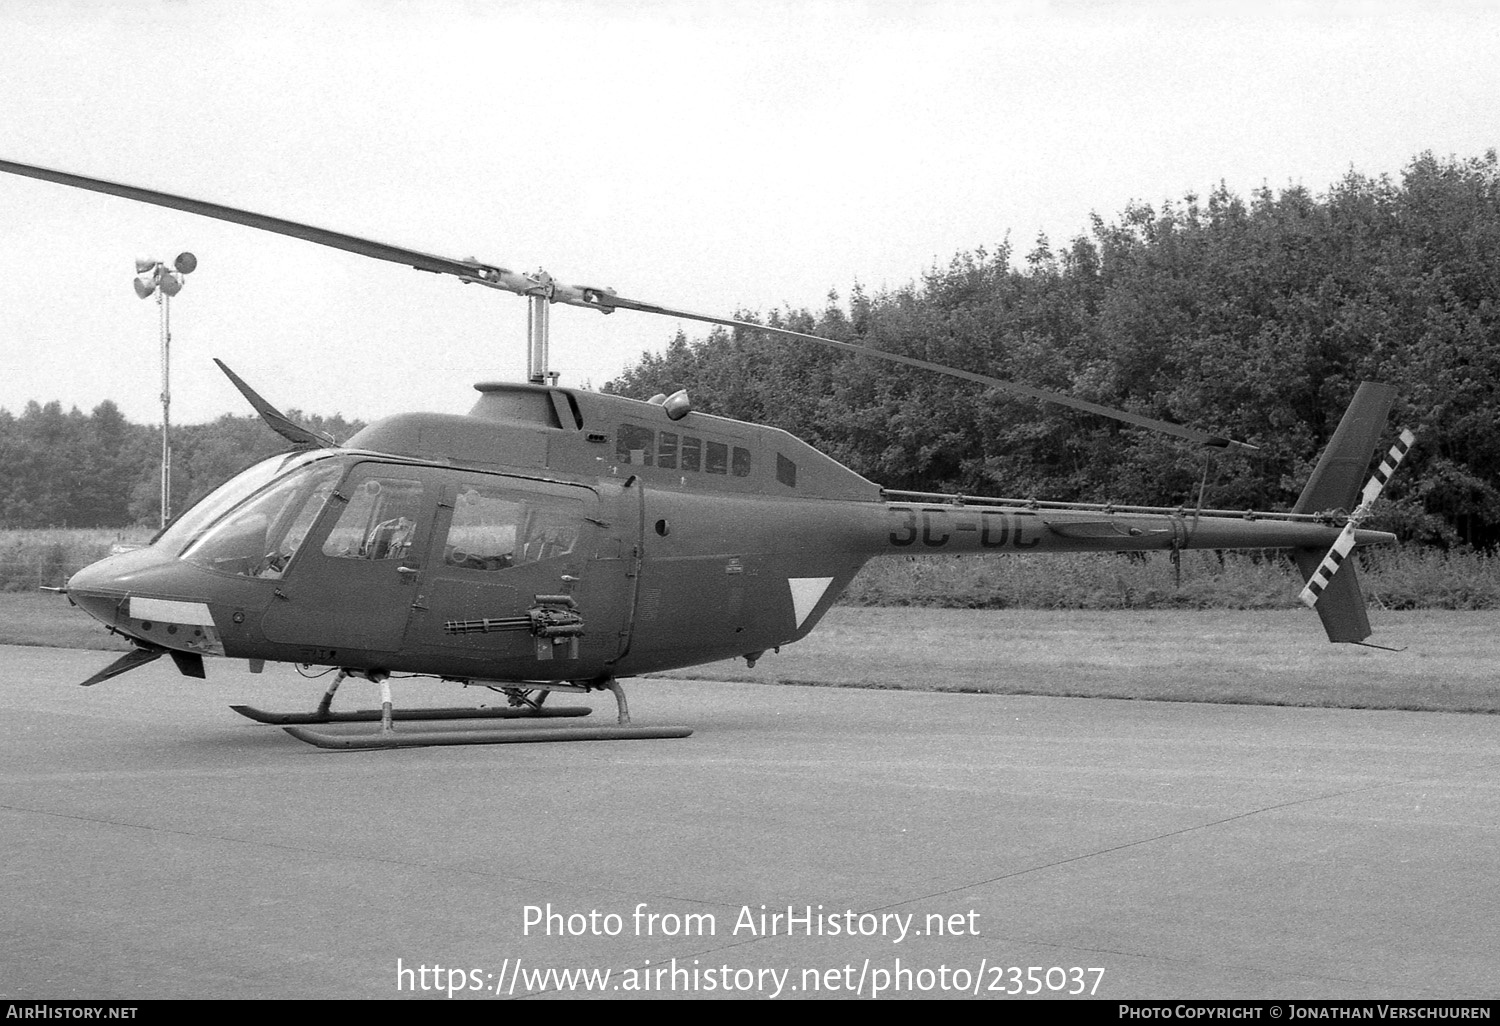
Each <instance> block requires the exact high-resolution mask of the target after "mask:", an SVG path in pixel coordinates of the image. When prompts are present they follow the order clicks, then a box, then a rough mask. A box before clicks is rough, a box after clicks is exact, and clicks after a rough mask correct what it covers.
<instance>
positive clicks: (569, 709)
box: [229, 705, 594, 727]
mask: <svg viewBox="0 0 1500 1026" xmlns="http://www.w3.org/2000/svg"><path fill="white" fill-rule="evenodd" d="M229 708H231V709H233V710H234V711H235V712H237V713H239V714H240V715H241V716H245V717H247V718H249V719H252V720H255V721H256V722H257V723H270V724H274V725H276V726H278V727H285V726H292V725H299V724H314V723H378V722H380V719H381V717H382V715H383V714H384V710H381V709H355V710H353V711H352V712H293V713H279V712H268V711H266V710H264V709H257V708H256V707H255V706H253V705H231V706H230V707H229ZM593 711H594V710H592V709H590V708H589V707H588V706H586V705H569V706H552V707H543V708H540V709H530V708H515V709H499V708H495V709H474V708H456V709H401V710H393V711H392V712H391V719H393V720H536V719H544V718H548V717H555V716H587V715H588V714H589V713H591V712H593Z"/></svg>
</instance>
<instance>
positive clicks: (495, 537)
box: [442, 479, 579, 570]
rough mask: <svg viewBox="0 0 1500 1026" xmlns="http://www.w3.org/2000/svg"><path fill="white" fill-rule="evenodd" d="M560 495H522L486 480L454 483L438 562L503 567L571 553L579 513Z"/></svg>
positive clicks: (465, 566) (477, 567)
mask: <svg viewBox="0 0 1500 1026" xmlns="http://www.w3.org/2000/svg"><path fill="white" fill-rule="evenodd" d="M574 506H575V504H573V503H566V502H565V501H563V500H553V501H550V502H549V501H542V502H538V501H535V500H534V499H525V500H523V497H522V496H520V495H517V494H516V492H515V491H514V490H513V489H509V488H505V487H504V486H501V485H498V484H495V483H493V482H490V481H484V480H478V479H474V480H471V481H470V482H469V483H466V484H461V485H460V486H459V491H458V495H457V496H456V498H455V499H454V503H453V520H452V522H451V523H450V525H449V527H448V537H447V538H446V539H445V540H444V544H443V550H442V551H443V565H444V566H449V567H457V568H459V569H462V570H505V569H507V568H509V567H512V566H518V565H520V564H522V563H535V562H539V561H540V560H543V559H552V558H553V557H555V556H567V555H570V554H572V552H573V549H574V548H575V547H576V546H577V544H578V524H579V514H578V512H577V511H576V509H575V508H573V507H574Z"/></svg>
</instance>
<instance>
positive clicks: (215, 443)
mask: <svg viewBox="0 0 1500 1026" xmlns="http://www.w3.org/2000/svg"><path fill="white" fill-rule="evenodd" d="M288 416H290V417H291V418H292V419H293V420H296V421H298V422H299V423H302V424H304V425H306V426H309V427H313V428H315V429H318V430H322V431H326V432H328V433H329V434H331V435H333V436H334V437H335V438H348V437H349V436H350V435H352V434H354V432H356V431H358V430H359V429H360V428H361V427H363V426H364V425H363V424H362V423H361V422H358V421H356V422H353V423H349V422H346V421H344V419H343V418H342V417H337V416H335V417H321V416H304V415H302V414H301V413H300V412H299V411H296V410H293V411H290V412H289V413H288ZM171 442H172V508H173V509H174V510H176V511H178V512H181V511H182V510H184V509H186V508H187V507H188V505H189V504H190V503H193V502H196V501H197V500H198V499H199V498H201V497H202V496H203V495H205V494H207V493H208V491H209V490H210V489H212V488H214V487H215V486H217V485H219V484H222V483H223V482H224V481H225V480H226V479H227V478H228V477H230V476H231V475H232V474H234V473H236V472H238V471H240V470H243V469H244V468H245V467H247V466H249V465H250V464H252V463H254V462H256V461H257V460H260V459H264V458H265V457H267V456H270V455H273V454H274V453H276V452H279V451H282V450H284V449H285V448H286V447H287V446H286V442H285V440H284V439H281V438H279V437H277V436H276V435H275V434H273V433H272V432H271V431H270V429H268V428H267V427H266V426H265V424H263V423H262V422H261V421H260V419H259V418H258V417H254V416H244V417H236V416H229V415H226V416H223V417H220V418H219V419H218V420H215V421H212V422H210V423H207V424H186V425H173V427H172V435H171ZM160 511H161V428H160V426H156V427H152V426H148V425H142V424H131V423H130V422H128V421H127V420H126V419H125V417H124V415H123V414H122V413H121V412H120V409H119V407H118V406H116V405H115V404H114V403H113V402H111V401H109V400H106V401H104V402H102V403H100V404H99V405H98V406H96V407H94V410H93V412H92V413H89V414H87V415H85V414H84V413H82V412H81V411H80V410H78V409H77V408H76V407H75V408H74V409H71V410H69V411H68V412H66V413H64V412H63V409H62V404H61V403H58V402H49V403H46V404H42V403H38V402H35V401H33V402H30V403H28V404H27V405H26V408H25V409H24V410H22V411H21V414H20V416H16V415H14V414H12V413H11V412H9V411H8V410H4V409H0V527H4V528H37V527H126V526H129V525H132V524H152V523H156V522H157V521H158V518H159V517H160Z"/></svg>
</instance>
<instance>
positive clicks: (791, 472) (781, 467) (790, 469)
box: [776, 452, 797, 488]
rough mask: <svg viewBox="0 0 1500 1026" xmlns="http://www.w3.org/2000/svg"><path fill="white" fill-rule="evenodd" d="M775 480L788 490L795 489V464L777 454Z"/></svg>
mask: <svg viewBox="0 0 1500 1026" xmlns="http://www.w3.org/2000/svg"><path fill="white" fill-rule="evenodd" d="M776 480H778V481H780V482H781V483H782V484H784V485H786V486H787V487H788V488H796V487H797V464H795V463H793V462H792V461H791V460H789V459H787V458H786V457H785V456H783V455H781V453H779V452H778V453H777V454H776Z"/></svg>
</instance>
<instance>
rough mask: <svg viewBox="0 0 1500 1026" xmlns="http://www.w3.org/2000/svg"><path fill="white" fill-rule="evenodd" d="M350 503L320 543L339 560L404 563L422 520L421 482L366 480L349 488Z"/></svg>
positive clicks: (378, 478) (381, 478)
mask: <svg viewBox="0 0 1500 1026" xmlns="http://www.w3.org/2000/svg"><path fill="white" fill-rule="evenodd" d="M347 491H348V492H349V502H348V504H347V505H346V506H345V507H344V511H343V512H342V513H341V514H339V522H338V523H337V524H335V525H334V527H333V530H332V531H331V532H329V534H328V538H327V540H326V541H324V542H323V554H324V555H325V556H334V557H336V558H339V559H405V558H406V557H407V555H408V554H409V553H410V552H411V544H412V540H413V538H414V536H415V535H416V531H417V521H418V520H419V519H420V518H421V516H422V482H421V481H416V480H413V479H411V478H407V477H367V478H365V479H364V480H362V481H359V482H357V483H354V484H351V485H350V486H349V487H348V488H347Z"/></svg>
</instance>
